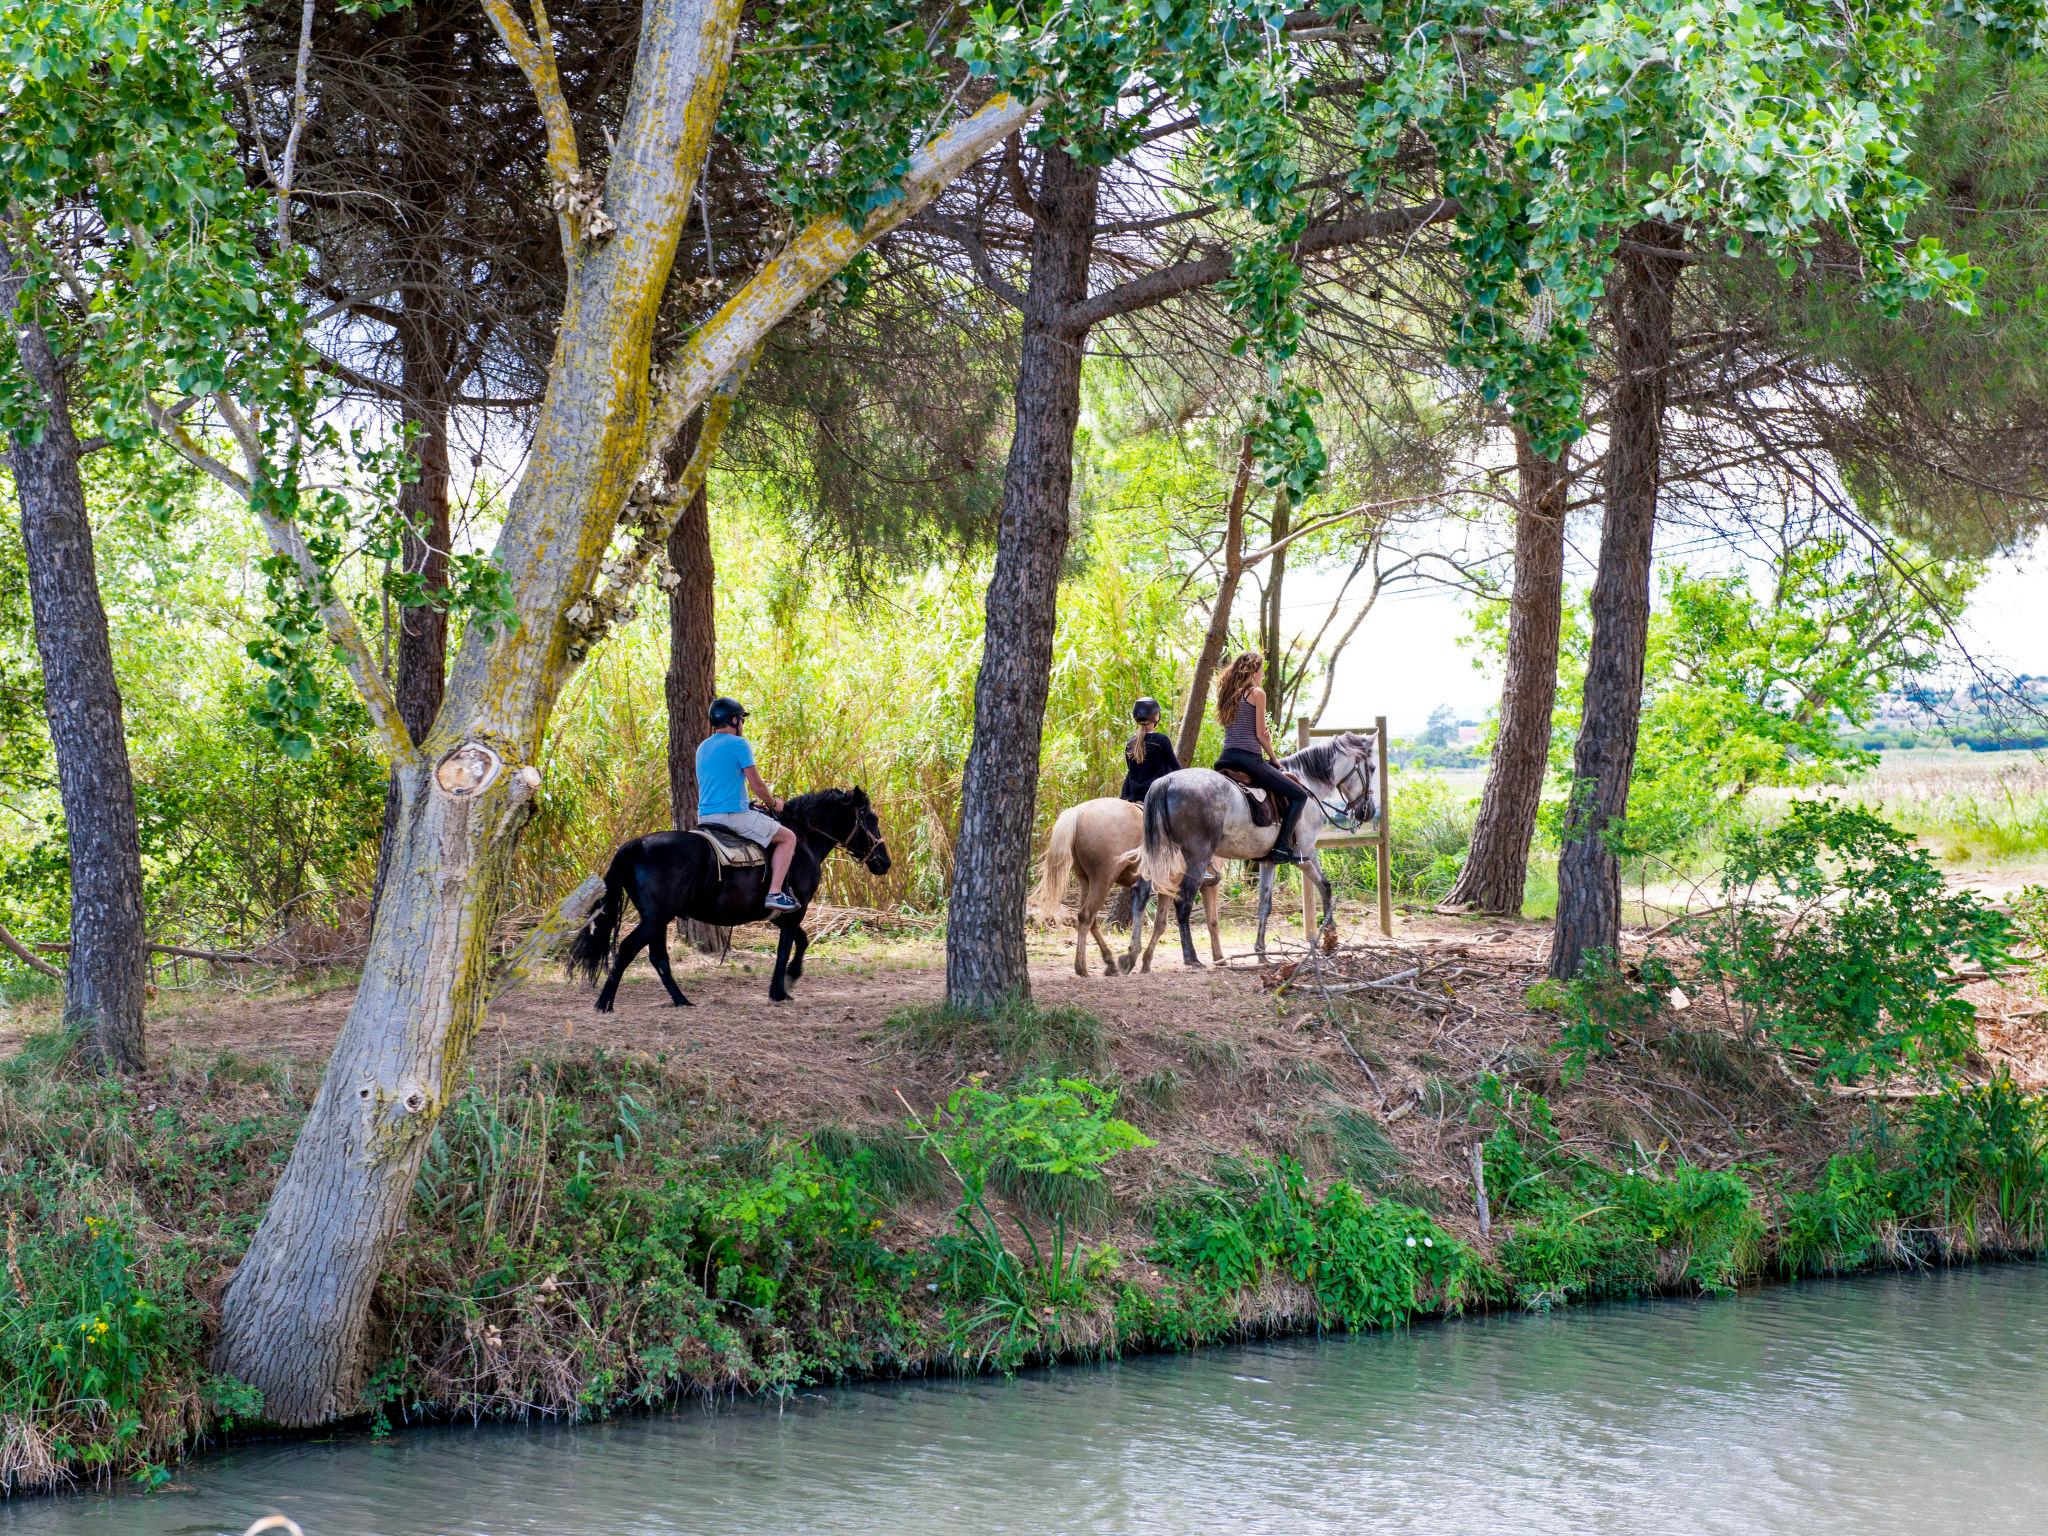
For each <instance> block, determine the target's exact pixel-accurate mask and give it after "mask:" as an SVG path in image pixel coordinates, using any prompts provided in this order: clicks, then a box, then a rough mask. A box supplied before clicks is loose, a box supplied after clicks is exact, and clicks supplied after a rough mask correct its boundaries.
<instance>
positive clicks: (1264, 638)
mask: <svg viewBox="0 0 2048 1536" xmlns="http://www.w3.org/2000/svg"><path fill="white" fill-rule="evenodd" d="M1293 522H1294V509H1293V507H1292V506H1290V505H1289V504H1288V501H1287V493H1286V492H1285V491H1284V490H1283V491H1279V492H1277V493H1275V495H1274V497H1273V526H1272V535H1273V536H1272V537H1271V538H1270V539H1268V540H1267V541H1266V542H1267V543H1269V544H1277V543H1279V542H1280V541H1281V540H1282V539H1284V538H1286V537H1287V533H1288V529H1289V528H1290V527H1291V526H1292V525H1293ZM1272 562H1273V563H1272V565H1271V566H1270V567H1269V568H1268V569H1267V571H1266V600H1265V604H1264V611H1263V612H1262V613H1261V615H1260V626H1259V628H1260V635H1259V649H1260V650H1262V651H1264V652H1265V653H1266V722H1267V725H1268V726H1269V727H1270V728H1271V730H1272V733H1273V745H1274V747H1275V748H1276V749H1278V750H1281V751H1286V750H1287V749H1286V748H1284V747H1281V745H1280V744H1281V742H1282V741H1283V740H1285V739H1286V738H1287V735H1288V730H1287V707H1288V700H1289V699H1290V698H1292V697H1293V694H1294V685H1295V682H1296V679H1295V678H1293V677H1291V676H1289V675H1288V671H1287V653H1286V651H1285V649H1284V648H1283V646H1284V642H1283V639H1282V633H1283V632H1282V630H1281V627H1280V603H1281V594H1282V593H1284V592H1285V591H1286V590H1287V551H1286V550H1284V549H1276V550H1274V551H1273V555H1272Z"/></svg>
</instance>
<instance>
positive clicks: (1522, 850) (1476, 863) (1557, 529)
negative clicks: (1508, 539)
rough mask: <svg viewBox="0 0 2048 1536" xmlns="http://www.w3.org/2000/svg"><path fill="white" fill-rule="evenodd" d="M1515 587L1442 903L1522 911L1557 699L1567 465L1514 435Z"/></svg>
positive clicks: (1471, 908)
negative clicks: (1493, 702)
mask: <svg viewBox="0 0 2048 1536" xmlns="http://www.w3.org/2000/svg"><path fill="white" fill-rule="evenodd" d="M1515 473H1516V479H1517V481H1518V488H1517V496H1516V507H1515V586H1514V592H1513V594H1512V595H1511V596H1510V598H1509V602H1508V662H1507V674H1506V676H1505V677H1504V678H1503V679H1502V682H1501V690H1500V734H1499V737H1498V739H1497V740H1496V741H1495V743H1494V748H1493V761H1492V763H1491V764H1490V765H1489V766H1488V769H1487V775H1486V790H1485V793H1484V794H1483V795H1481V797H1480V800H1479V819H1478V821H1477V822H1476V823H1475V824H1474V825H1473V828H1472V846H1471V849H1470V851H1469V852H1468V853H1467V854H1466V856H1465V867H1464V868H1463V869H1461V870H1459V872H1458V882H1457V884H1456V885H1454V886H1452V888H1451V893H1450V895H1449V896H1448V897H1446V898H1445V899H1444V906H1445V907H1446V908H1447V909H1449V908H1462V909H1464V910H1467V911H1477V912H1495V913H1515V912H1519V911H1521V910H1522V888H1523V886H1524V885H1525V884H1526V883H1527V881H1528V874H1529V841H1530V839H1531V838H1532V837H1534V836H1535V834H1536V812H1537V809H1538V807H1539V805H1540V804H1541V802H1542V799H1543V777H1544V774H1545V772H1546V770H1547V769H1548V768H1549V766H1550V716H1551V710H1552V707H1553V706H1554V705H1555V704H1556V702H1557V634H1558V623H1559V620H1560V618H1561V616H1562V611H1563V600H1564V518H1565V503H1566V499H1567V494H1568V492H1569V490H1570V488H1571V471H1570V469H1569V467H1568V466H1567V465H1566V464H1565V463H1564V462H1562V461H1555V462H1554V461H1552V460H1550V459H1546V458H1544V457H1543V455H1541V454H1540V453H1538V452H1536V450H1535V449H1534V448H1532V447H1531V446H1530V444H1529V439H1528V435H1527V434H1526V433H1524V432H1521V431H1520V430H1517V431H1516V433H1515Z"/></svg>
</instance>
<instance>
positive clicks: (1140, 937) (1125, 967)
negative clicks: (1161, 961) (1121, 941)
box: [1116, 880, 1152, 976]
mask: <svg viewBox="0 0 2048 1536" xmlns="http://www.w3.org/2000/svg"><path fill="white" fill-rule="evenodd" d="M1151 899H1152V887H1151V886H1150V885H1148V884H1147V883H1146V882H1144V881H1143V880H1138V881H1134V882H1132V885H1131V944H1130V948H1128V949H1127V950H1125V951H1124V953H1123V956H1122V958H1121V959H1119V960H1118V961H1117V963H1116V968H1117V970H1118V971H1120V972H1122V973H1123V974H1124V975H1126V976H1128V975H1130V974H1131V967H1132V966H1134V965H1136V964H1137V963H1138V949H1139V947H1140V946H1141V945H1142V944H1143V943H1144V942H1145V903H1146V902H1148V901H1150V900H1151ZM1146 969H1147V970H1149V969H1151V966H1150V963H1149V958H1148V963H1147V965H1146Z"/></svg>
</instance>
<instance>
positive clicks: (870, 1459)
mask: <svg viewBox="0 0 2048 1536" xmlns="http://www.w3.org/2000/svg"><path fill="white" fill-rule="evenodd" d="M272 1511H281V1512H283V1513H285V1514H288V1515H290V1516H292V1517H293V1518H294V1519H296V1520H297V1521H298V1522H299V1523H300V1524H301V1525H302V1526H303V1527H304V1528H305V1531H306V1536H583V1533H590V1536H671V1533H683V1532H716V1533H721V1536H789V1533H804V1532H861V1533H926V1532H930V1533H939V1532H944V1533H963V1536H1006V1533H1018V1536H1025V1533H1028V1536H1049V1533H1062V1532H1105V1533H1119V1536H1121V1533H1175V1536H1178V1533H1189V1532H1200V1533H1219V1536H1221V1533H1234V1532H1262V1533H1263V1532H1272V1533H1289V1536H1293V1533H1306V1532H1347V1533H1349V1532H1381V1531H1385V1532H1426V1533H1430V1536H1453V1533H1468V1532H1469V1533H1487V1536H1492V1533H1500V1536H1539V1533H1550V1532H1556V1533H1560V1536H1565V1533H1569V1536H1587V1533H1643V1536H1704V1533H1718V1532H1727V1533H1730V1536H1832V1533H1851V1532H1854V1533H1858V1536H1865V1533H1876V1532H1886V1533H1890V1532H1921V1531H1926V1532H1937V1531H1938V1532H1951V1531H1953V1532H1969V1533H1975V1536H2002V1533H2007V1532H2010V1533H2014V1536H2019V1533H2026V1536H2038V1533H2042V1532H2048V1266H2042V1265H2012V1266H1995V1267H1987V1268H1980V1269H1971V1270H1957V1271H1951V1272H1936V1273H1929V1274H1919V1275H1900V1276H1890V1277H1884V1278H1877V1279H1866V1280H1853V1281H1843V1282H1834V1283H1826V1284H1815V1285H1804V1286H1792V1287H1782V1288H1778V1289H1774V1290H1769V1291H1765V1292H1762V1293H1760V1294H1757V1295H1751V1296H1745V1297H1743V1298H1741V1299H1739V1300H1731V1301H1713V1302H1657V1303H1647V1304H1643V1305H1638V1306H1610V1307H1598V1308H1587V1309H1578V1310H1572V1311H1563V1312H1557V1313H1553V1314H1550V1315H1548V1316H1531V1315H1515V1316H1505V1317H1489V1318H1479V1319H1474V1320H1470V1321H1465V1322H1457V1323H1449V1324H1445V1325H1442V1326H1430V1327H1419V1328H1415V1329H1413V1330H1411V1331H1408V1332H1405V1333H1397V1334H1377V1335H1367V1336H1361V1337H1346V1338H1327V1339H1320V1340H1314V1339H1311V1340H1289V1341H1284V1342H1275V1343H1267V1344H1252V1345H1246V1346H1242V1347H1233V1348H1228V1349H1212V1350H1205V1351H1203V1352H1201V1353H1199V1354H1193V1355H1183V1356H1173V1357H1159V1358H1147V1359H1140V1360H1131V1361H1125V1362H1123V1363H1120V1364H1112V1365H1105V1366H1100V1367H1084V1368H1074V1369H1063V1370H1058V1371H1051V1372H1044V1373H1038V1374H1032V1375H1028V1376H1022V1377H1018V1378H1016V1379H1014V1380H1010V1381H1001V1380H974V1381H959V1380H940V1381H930V1382H905V1383H890V1384H882V1385H872V1386H860V1387H849V1388H843V1389H839V1390H835V1391H830V1392H822V1393H818V1394H815V1395H805V1396H802V1397H799V1398H797V1399H795V1400H794V1401H792V1402H790V1403H788V1404H785V1405H782V1406H780V1407H777V1406H776V1405H773V1404H767V1403H759V1402H743V1403H741V1404H739V1405H737V1406H733V1405H726V1406H723V1407H719V1408H715V1409H713V1408H702V1407H690V1408H684V1409H679V1410H677V1411H674V1412H671V1413H667V1414H663V1415H659V1416H649V1417H638V1418H629V1419H623V1420H619V1421H616V1422H613V1423H609V1424H602V1425H597V1426H594V1427H589V1428H582V1429H574V1430H571V1429H565V1428H562V1427H561V1426H559V1425H544V1424H543V1425H532V1426H517V1427H505V1426H501V1427H487V1428H483V1429H470V1428H446V1429H428V1430H423V1431H422V1430H414V1431H406V1432H401V1433H400V1434H397V1435H395V1436H393V1437H392V1438H390V1439H388V1440H385V1441H375V1440H371V1439H369V1438H367V1437H363V1436H353V1435H351V1436H346V1437H342V1438H337V1439H332V1440H326V1441H320V1442H313V1443H307V1442H292V1443H280V1444H274V1445H255V1446H244V1447H239V1448H237V1449H235V1450H233V1451H231V1452H229V1453H227V1454H225V1455H222V1456H217V1457H213V1458H206V1459H201V1460H198V1461H195V1462H192V1463H190V1464H188V1465H186V1466H184V1467H182V1468H180V1469H179V1470H178V1473H177V1477H176V1479H175V1481H174V1483H173V1485H172V1487H171V1488H170V1489H169V1490H167V1491H163V1492H158V1493H153V1494H147V1495H142V1494H135V1493H128V1492H123V1493H117V1494H112V1495H99V1496H83V1497H81V1496H75V1495H74V1496H72V1497H70V1498H65V1499H54V1500H35V1501H24V1500H18V1501H15V1502H14V1503H12V1504H11V1505H7V1506H0V1536H87V1533H91V1536H100V1533H109V1536H112V1533H118V1536H170V1533H176V1536H214V1533H216V1532H221V1533H230V1536H232V1533H238V1532H240V1531H241V1530H242V1529H243V1527H244V1526H245V1525H246V1524H247V1523H248V1522H249V1521H250V1520H251V1519H253V1518H255V1517H256V1516H258V1515H261V1514H266V1513H269V1512H272Z"/></svg>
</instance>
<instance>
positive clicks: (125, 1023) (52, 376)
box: [0, 251, 149, 1072]
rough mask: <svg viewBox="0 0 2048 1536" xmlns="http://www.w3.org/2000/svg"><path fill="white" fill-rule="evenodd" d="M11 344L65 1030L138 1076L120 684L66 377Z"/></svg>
mask: <svg viewBox="0 0 2048 1536" xmlns="http://www.w3.org/2000/svg"><path fill="white" fill-rule="evenodd" d="M19 289H20V279H19V278H18V277H17V276H16V275H15V271H14V267H13V263H12V260H11V258H9V257H7V256H6V255H5V254H4V251H0V306H4V308H5V309H6V311H7V312H9V313H12V312H13V309H14V305H15V301H16V295H17V293H18V292H19ZM16 340H17V344H18V346H19V347H20V351H21V359H22V362H23V365H24V372H26V373H27V375H28V377H29V378H30V380H31V381H33V383H34V385H35V388H36V391H37V393H38V394H39V395H40V396H41V397H42V398H41V400H40V401H39V402H38V403H39V404H40V406H41V408H42V416H43V420H42V423H41V426H42V432H41V435H40V436H39V437H38V438H37V439H36V441H34V442H32V443H30V442H21V441H18V440H17V441H16V442H14V443H13V444H11V445H10V457H11V460H12V466H13V470H14V489H15V496H16V498H17V499H18V500H19V502H20V504H21V542H22V549H23V552H24V554H25V555H26V557H27V564H28V596H29V608H30V611H31V612H32V613H33V614H34V617H35V631H36V655H37V657H38V659H39V660H40V661H41V663H42V670H43V712H44V715H45V718H47V719H48V721H49V723H50V743H51V747H52V749H53V752H54V755H55V757H56V760H57V790H58V794H59V797H60V798H61V800H62V802H63V806H64V832H65V838H66V843H67V846H68V849H69V855H70V866H71V955H70V958H69V960H68V961H67V963H66V966H65V971H64V1022H65V1024H66V1026H67V1027H69V1028H73V1029H77V1030H79V1031H80V1048H81V1050H82V1051H83V1053H84V1055H85V1056H86V1057H87V1058H88V1059H89V1060H91V1061H92V1062H94V1063H95V1064H96V1065H98V1066H99V1067H100V1068H101V1069H103V1070H106V1071H120V1072H135V1071H140V1070H141V1068H142V1065H143V1056H142V1050H143V1035H142V1005H143V993H144V988H145V986H146V983H147V979H148V957H149V951H148V937H147V935H146V934H145V933H144V931H143V922H142V851H141V840H140V837H139V835H138V832H137V827H136V818H135V786H134V782H133V780H132V779H131V777H130V774H129V768H128V741H127V737H126V736H125V735H124V734H123V728H122V719H121V689H120V683H119V681H118V680H117V679H116V677H115V675H114V654H113V649H112V647H111V646H110V645H109V643H108V640H107V615H106V610H105V608H104V607H103V606H102V605H101V602H100V588H99V572H98V568H97V566H96V564H95V562H94V559H93V547H92V523H91V520H90V519H89V518H88V516H87V514H86V506H85V487H84V483H83V481H82V480H81V479H80V476H79V462H78V461H79V444H78V438H77V435H76V434H75V433H74V432H73V431H72V427H71V402H70V398H69V394H68V392H67V390H66V387H65V378H64V372H63V369H62V368H61V367H59V365H58V363H57V359H56V357H55V356H54V355H53V353H52V352H51V349H50V345H49V341H48V339H47V337H45V335H44V334H43V330H42V328H41V327H40V326H38V325H34V324H29V325H21V326H18V327H17V328H16Z"/></svg>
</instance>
